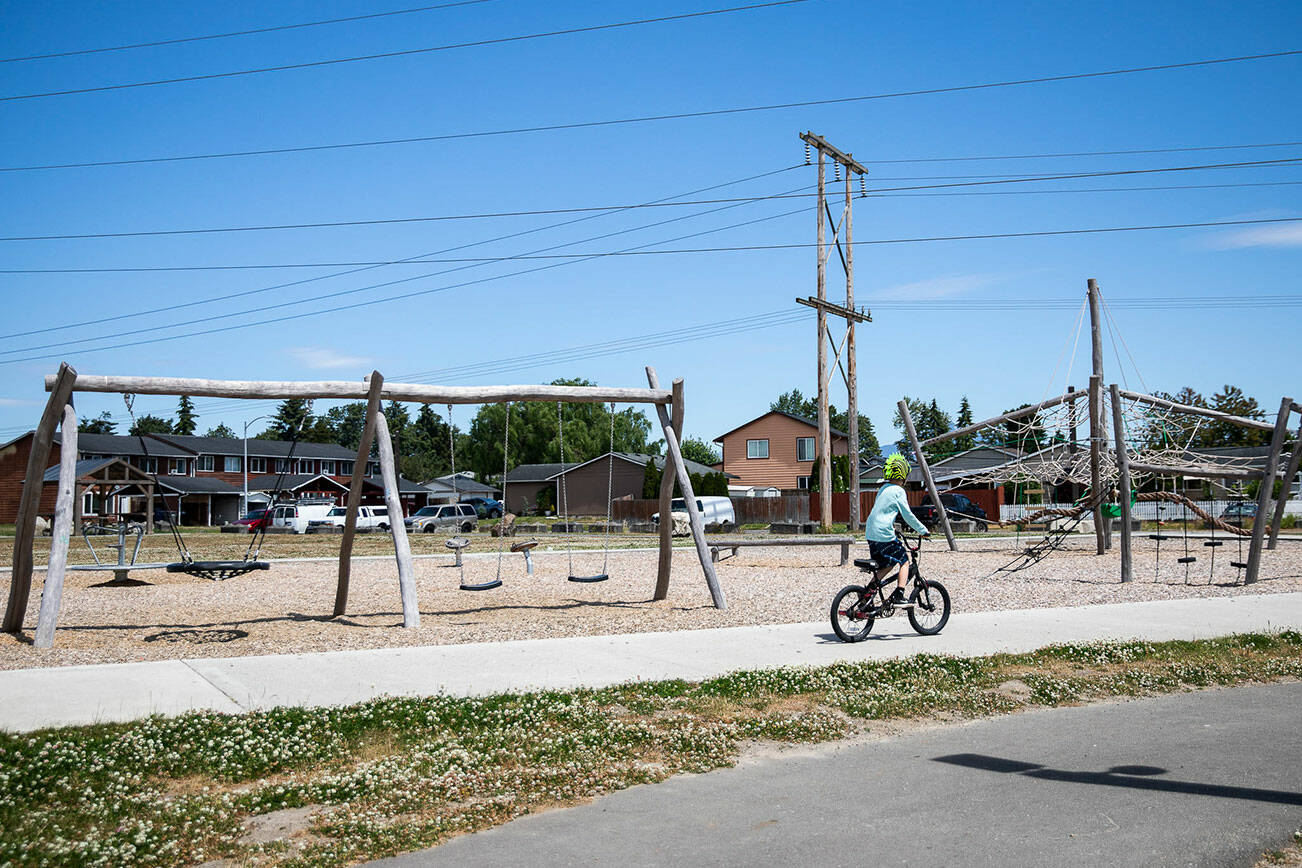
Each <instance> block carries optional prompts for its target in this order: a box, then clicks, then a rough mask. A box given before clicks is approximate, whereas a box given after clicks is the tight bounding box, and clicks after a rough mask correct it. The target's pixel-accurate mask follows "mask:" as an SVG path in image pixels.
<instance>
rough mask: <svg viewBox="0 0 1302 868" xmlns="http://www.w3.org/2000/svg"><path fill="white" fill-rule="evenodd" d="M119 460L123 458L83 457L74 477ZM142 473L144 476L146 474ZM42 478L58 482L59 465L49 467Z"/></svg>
mask: <svg viewBox="0 0 1302 868" xmlns="http://www.w3.org/2000/svg"><path fill="white" fill-rule="evenodd" d="M117 461H121V459H120V458H83V459H82V460H80V461H78V462H77V463H76V465H75V466H74V468H73V478H75V479H81V478H82V477H83V476H90V475H91V474H92V473H96V472H98V471H100V470H103V469H104V468H105V467H108V466H109V465H110V464H113V463H114V462H117ZM141 475H142V476H143V475H144V474H141ZM41 480H42V481H43V482H58V481H59V465H57V464H56V465H54V466H53V467H50V468H47V469H46V471H45V475H44V476H43V477H41ZM141 481H142V482H143V481H145V480H143V479H142V480H141Z"/></svg>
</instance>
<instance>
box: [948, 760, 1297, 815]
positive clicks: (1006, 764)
mask: <svg viewBox="0 0 1302 868" xmlns="http://www.w3.org/2000/svg"><path fill="white" fill-rule="evenodd" d="M934 761H935V762H941V763H949V764H950V765H956V766H964V767H965V768H971V769H981V770H982V771H987V772H1001V773H1003V774H1020V775H1025V776H1026V777H1028V778H1037V779H1039V780H1045V781H1062V782H1064V783H1072V784H1097V785H1101V786H1106V787H1130V788H1132V789H1136V790H1156V791H1161V792H1168V793H1186V794H1188V795H1194V796H1217V797H1219V798H1222V799H1247V800H1250V801H1256V802H1272V803H1274V804H1279V805H1302V793H1290V792H1285V791H1283V790H1262V789H1257V788H1255V787H1231V786H1225V785H1222V784H1201V783H1198V782H1197V781H1173V780H1160V779H1155V778H1153V777H1150V776H1151V775H1162V774H1166V769H1163V768H1158V767H1157V766H1140V765H1134V766H1130V765H1126V766H1113V767H1112V768H1110V769H1108V770H1107V771H1103V772H1073V771H1067V770H1065V769H1051V768H1048V767H1046V766H1042V765H1037V764H1036V763H1027V762H1021V761H1020V760H1013V759H1004V758H1002V757H996V756H986V755H984V754H978V753H956V754H950V755H948V756H938V757H935V758H934Z"/></svg>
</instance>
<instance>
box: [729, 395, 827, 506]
mask: <svg viewBox="0 0 1302 868" xmlns="http://www.w3.org/2000/svg"><path fill="white" fill-rule="evenodd" d="M817 439H818V423H817V422H815V421H814V420H812V419H806V418H804V417H803V416H796V415H794V414H791V413H784V412H783V411H781V410H770V411H769V412H767V413H765V414H764V415H763V416H759V417H757V418H755V419H752V420H750V421H749V422H747V423H746V424H744V425H740V426H738V427H736V428H733V429H732V430H731V431H728V432H727V433H725V434H720V435H719V436H718V437H715V438H714V442H715V443H718V444H719V446H720V448H721V449H722V451H723V472H724V473H727V474H728V475H729V477H732V478H730V479H729V480H728V488H729V490H731V491H735V493H737V494H748V493H751V492H753V491H762V490H764V489H769V488H778V489H808V488H809V476H810V473H811V472H812V468H813V465H814V458H815V457H816V453H817V451H818V447H817ZM849 448H850V438H849V436H848V435H847V434H846V433H845V432H844V431H838V430H836V429H835V428H833V429H832V454H833V455H845V454H847V453H848V452H849Z"/></svg>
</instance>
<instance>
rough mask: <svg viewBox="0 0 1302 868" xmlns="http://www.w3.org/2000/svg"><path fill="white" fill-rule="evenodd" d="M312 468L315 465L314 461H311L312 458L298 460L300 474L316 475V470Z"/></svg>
mask: <svg viewBox="0 0 1302 868" xmlns="http://www.w3.org/2000/svg"><path fill="white" fill-rule="evenodd" d="M312 466H313V465H312V459H310V458H300V459H298V472H299V473H315V472H316V471H314V470H313V469H312Z"/></svg>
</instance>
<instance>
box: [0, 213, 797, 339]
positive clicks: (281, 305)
mask: <svg viewBox="0 0 1302 868" xmlns="http://www.w3.org/2000/svg"><path fill="white" fill-rule="evenodd" d="M737 207H739V206H738V205H724V206H722V207H719V208H713V209H710V210H707V211H703V212H700V213H697V214H689V215H686V216H683V217H674V218H671V219H669V220H662V221H659V222H658V223H651V224H648V225H645V226H636V227H632V228H629V229H621V230H618V231H615V232H609V233H606V234H605V235H599V236H595V237H594V238H590V239H582V240H579V241H570V242H566V243H564V244H557V245H553V246H551V247H544V248H540V249H539V250H537V251H531V252H529V253H524V254H516V255H515V256H513V257H501V258H497V259H488V260H469V264H462V265H459V266H458V267H456V268H449V269H445V270H443V271H436V272H431V273H428V274H417V275H414V276H411V277H403V278H399V279H396V280H389V281H385V282H383V283H375V284H370V285H368V286H362V287H356V288H353V289H345V290H339V291H338V292H331V293H325V294H321V295H317V296H314V297H313V299H312V301H314V302H319V301H322V300H324V299H330V298H340V297H342V296H346V295H356V294H357V293H359V292H368V291H370V290H373V289H381V288H384V287H388V286H397V285H399V284H404V283H411V282H413V281H417V280H424V279H426V278H430V277H438V276H441V275H444V274H450V273H453V272H456V271H464V270H466V269H470V268H477V267H480V266H483V265H488V264H493V263H496V262H509V261H513V260H519V259H525V258H527V257H531V256H537V255H540V254H545V253H547V252H548V251H551V250H557V249H560V248H564V247H572V246H574V245H575V244H582V243H585V241H591V240H599V239H603V238H609V237H613V236H616V235H625V234H628V233H630V232H637V231H641V230H642V229H650V228H654V227H656V226H663V225H665V224H668V223H676V222H680V221H682V220H687V219H691V218H692V217H701V216H705V215H708V214H713V213H717V212H719V211H726V210H729V209H732V208H737ZM799 210H804V209H799ZM795 213H798V211H788V212H784V213H782V214H777V215H773V216H770V217H759V218H756V219H753V220H746V221H743V222H741V223H734V224H732V225H730V226H720V227H717V228H714V229H707V230H703V231H700V232H692V233H688V234H686V235H680V236H678V237H677V238H670V239H664V240H661V241H653V242H648V243H646V244H641V245H637V246H634V247H630V248H626V249H625V250H623V251H618V252H620V253H627V252H632V251H636V250H640V249H642V248H645V247H651V246H654V245H657V244H669V243H672V242H674V241H681V240H683V239H687V238H696V237H699V236H702V235H710V234H713V233H715V232H723V231H726V230H728V229H737V228H741V227H745V226H752V225H754V224H757V223H762V222H765V221H767V220H774V219H777V218H780V217H786V216H789V215H791V214H795ZM604 255H605V254H585V255H583V256H578V257H566V258H565V259H564V260H563V261H560V262H553V263H552V264H550V265H544V266H540V267H537V268H533V269H525V270H523V271H519V272H513V273H511V274H507V275H499V277H511V276H515V275H517V274H528V273H531V272H533V271H543V270H546V269H549V268H555V267H557V266H560V265H567V264H569V263H570V262H578V261H583V260H584V259H595V258H600V257H601V256H604ZM426 261H427V262H428V261H429V260H426ZM494 279H497V278H484V279H483V280H473V281H469V282H467V283H460V284H453V285H451V286H446V287H440V288H435V289H429V290H419V291H416V292H411V293H405V294H401V295H397V296H389V297H388V298H385V299H378V300H376V301H397V300H400V299H406V298H413V297H416V296H421V295H429V294H431V293H435V292H442V291H444V290H447V289H456V288H460V287H463V286H472V285H475V284H478V283H483V282H484V281H485V280H494ZM371 303H374V302H373V301H362V302H356V303H353V304H347V305H341V306H338V307H333V308H325V309H323V310H320V311H316V312H315V313H314V314H313V315H315V314H320V313H335V312H338V311H343V310H352V309H355V308H358V307H363V306H365V305H367V304H371ZM301 304H302V300H301V299H296V300H293V301H284V302H279V303H277V304H272V305H263V306H262V307H260V308H259V309H258V310H257V311H233V312H230V313H223V314H217V315H215V316H207V317H202V318H199V319H192V320H184V321H181V322H174V323H167V324H165V325H158V326H149V327H145V328H139V329H132V330H129V331H125V332H117V333H115V334H111V335H97V336H95V337H90V338H80V339H78V340H73V341H63V342H54V343H49V344H36V345H32V346H28V347H21V348H19V349H14V350H3V351H0V355H12V354H13V353H18V352H27V351H29V350H37V349H47V348H49V347H69V346H73V345H75V344H85V343H93V342H95V341H100V340H115V339H117V338H121V337H127V336H130V335H137V334H148V333H151V332H157V331H164V330H166V329H171V328H182V327H184V326H189V325H197V324H199V323H209V322H213V321H216V320H224V319H231V318H234V317H241V316H248V315H249V314H250V313H260V312H263V311H269V310H277V309H282V308H292V307H298V306H300V305H301ZM305 315H307V314H297V315H293V316H288V317H279V318H274V319H269V320H259V321H256V322H252V323H244V324H242V325H237V326H229V327H223V328H217V329H207V330H204V331H198V332H190V333H187V334H186V335H173V336H171V337H166V338H155V339H153V340H146V341H137V342H133V343H127V344H115V345H113V346H111V347H94V348H92V349H91V351H98V350H102V349H117V348H121V347H128V346H138V345H139V344H141V343H153V342H154V341H164V340H174V339H176V338H179V337H188V336H194V335H201V334H213V333H217V332H225V331H230V330H231V329H236V328H243V327H246V326H251V325H264V324H268V323H275V322H284V321H287V320H294V319H301V318H302V317H303V316H305ZM0 364H3V362H0Z"/></svg>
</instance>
